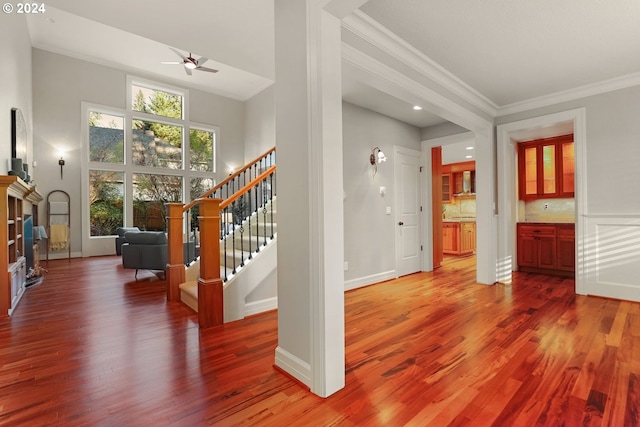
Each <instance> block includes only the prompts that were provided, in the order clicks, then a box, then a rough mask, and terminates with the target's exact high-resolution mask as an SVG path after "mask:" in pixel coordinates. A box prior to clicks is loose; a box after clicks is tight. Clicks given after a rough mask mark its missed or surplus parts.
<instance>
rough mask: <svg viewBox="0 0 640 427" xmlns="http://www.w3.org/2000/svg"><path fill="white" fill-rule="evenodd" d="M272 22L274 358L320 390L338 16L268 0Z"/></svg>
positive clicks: (335, 142)
mask: <svg viewBox="0 0 640 427" xmlns="http://www.w3.org/2000/svg"><path fill="white" fill-rule="evenodd" d="M275 28H276V30H275V45H276V147H277V150H278V182H277V188H278V347H277V349H276V355H275V357H276V361H275V363H276V365H277V366H278V367H280V368H281V369H283V370H285V371H286V372H288V373H289V374H291V375H292V376H294V377H295V378H297V379H298V380H300V381H301V382H303V383H305V384H307V385H308V386H309V387H310V389H311V391H312V392H313V393H316V394H318V395H319V396H322V397H326V396H329V395H331V394H332V393H334V392H336V391H338V390H340V389H341V388H343V387H344V369H345V362H344V358H345V356H344V273H343V261H344V233H343V204H342V195H343V185H342V94H341V80H342V76H341V52H340V49H341V42H340V21H339V20H338V19H337V18H336V17H334V16H333V15H331V14H329V13H327V12H326V11H324V10H323V9H322V8H321V6H320V2H319V1H318V0H275Z"/></svg>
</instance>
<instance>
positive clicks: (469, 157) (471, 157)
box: [465, 156, 473, 159]
mask: <svg viewBox="0 0 640 427" xmlns="http://www.w3.org/2000/svg"><path fill="white" fill-rule="evenodd" d="M465 157H466V158H467V159H473V156H465Z"/></svg>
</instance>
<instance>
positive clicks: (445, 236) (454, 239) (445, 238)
mask: <svg viewBox="0 0 640 427" xmlns="http://www.w3.org/2000/svg"><path fill="white" fill-rule="evenodd" d="M459 236H460V224H459V223H456V222H443V223H442V252H444V253H445V254H457V253H459V246H458V243H459V241H460V238H459Z"/></svg>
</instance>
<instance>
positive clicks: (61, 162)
mask: <svg viewBox="0 0 640 427" xmlns="http://www.w3.org/2000/svg"><path fill="white" fill-rule="evenodd" d="M58 164H59V165H60V179H62V167H63V166H64V159H63V158H62V157H60V160H58Z"/></svg>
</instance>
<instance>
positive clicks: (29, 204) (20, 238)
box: [0, 176, 43, 317]
mask: <svg viewBox="0 0 640 427" xmlns="http://www.w3.org/2000/svg"><path fill="white" fill-rule="evenodd" d="M42 200H43V197H42V196H41V195H40V194H39V193H38V192H37V191H36V189H35V187H32V186H29V185H28V184H26V183H25V182H24V181H22V180H21V179H20V178H18V177H17V176H0V317H5V316H9V315H11V313H12V312H13V310H14V308H15V306H16V304H17V303H18V301H19V300H20V298H21V297H22V294H23V292H24V289H25V282H26V271H25V269H26V261H25V256H24V253H25V247H24V244H25V242H24V217H25V215H31V214H32V213H33V212H34V206H37V204H38V203H40V202H41V201H42ZM2 224H7V225H6V226H2ZM2 271H6V272H7V274H3V273H1V272H2Z"/></svg>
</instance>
